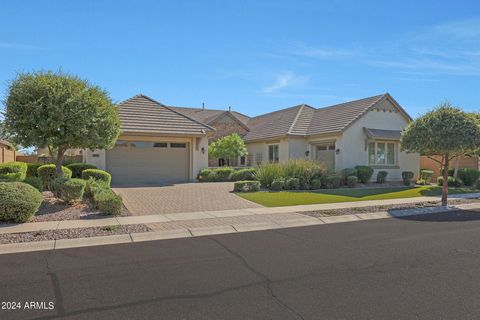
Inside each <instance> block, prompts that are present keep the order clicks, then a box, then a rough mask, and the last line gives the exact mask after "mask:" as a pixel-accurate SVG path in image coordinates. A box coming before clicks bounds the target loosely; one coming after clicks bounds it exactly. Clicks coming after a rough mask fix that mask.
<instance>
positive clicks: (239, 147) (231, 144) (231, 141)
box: [208, 133, 248, 160]
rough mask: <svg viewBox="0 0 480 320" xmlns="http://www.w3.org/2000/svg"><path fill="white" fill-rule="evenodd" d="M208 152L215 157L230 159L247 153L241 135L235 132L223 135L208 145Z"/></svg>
mask: <svg viewBox="0 0 480 320" xmlns="http://www.w3.org/2000/svg"><path fill="white" fill-rule="evenodd" d="M208 154H209V155H210V156H212V157H215V158H217V159H221V158H224V159H227V160H228V159H232V158H238V157H243V156H246V155H247V154H248V152H247V147H246V145H245V142H244V141H243V139H242V137H240V136H239V135H238V134H237V133H232V134H230V135H228V136H224V137H222V138H220V139H218V140H217V141H214V142H212V143H211V144H210V145H209V146H208Z"/></svg>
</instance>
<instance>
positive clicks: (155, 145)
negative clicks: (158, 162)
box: [153, 142, 168, 148]
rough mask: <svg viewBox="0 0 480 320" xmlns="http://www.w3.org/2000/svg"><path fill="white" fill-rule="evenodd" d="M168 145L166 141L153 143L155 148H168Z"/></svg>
mask: <svg viewBox="0 0 480 320" xmlns="http://www.w3.org/2000/svg"><path fill="white" fill-rule="evenodd" d="M167 146H168V143H166V142H155V143H154V144H153V147H154V148H166V147H167Z"/></svg>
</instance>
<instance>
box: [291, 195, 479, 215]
mask: <svg viewBox="0 0 480 320" xmlns="http://www.w3.org/2000/svg"><path fill="white" fill-rule="evenodd" d="M473 202H480V199H455V200H449V201H448V204H449V205H456V204H465V203H473ZM440 204H441V202H440V201H428V202H420V203H408V204H393V205H385V206H371V207H358V208H346V209H334V210H315V211H305V212H299V213H300V214H304V215H307V216H311V217H329V216H343V215H348V214H362V213H370V212H380V211H387V210H400V209H411V208H426V207H437V206H440Z"/></svg>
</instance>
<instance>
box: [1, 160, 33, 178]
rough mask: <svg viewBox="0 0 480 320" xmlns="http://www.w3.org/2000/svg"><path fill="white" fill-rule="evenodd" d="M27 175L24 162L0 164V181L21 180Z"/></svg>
mask: <svg viewBox="0 0 480 320" xmlns="http://www.w3.org/2000/svg"><path fill="white" fill-rule="evenodd" d="M26 176H27V164H26V163H25V162H7V163H2V164H0V181H4V182H9V181H11V182H13V181H23V180H25V178H26Z"/></svg>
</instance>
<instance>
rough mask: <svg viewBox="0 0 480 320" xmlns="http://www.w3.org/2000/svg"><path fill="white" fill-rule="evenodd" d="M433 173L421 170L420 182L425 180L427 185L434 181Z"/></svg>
mask: <svg viewBox="0 0 480 320" xmlns="http://www.w3.org/2000/svg"><path fill="white" fill-rule="evenodd" d="M432 177H433V171H432V170H425V169H423V170H420V180H425V182H426V183H430V182H431V181H432Z"/></svg>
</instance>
